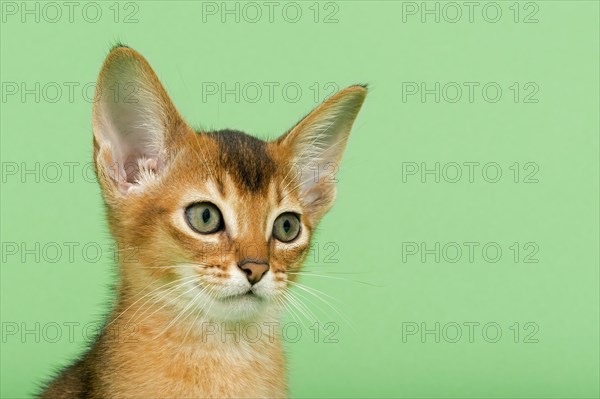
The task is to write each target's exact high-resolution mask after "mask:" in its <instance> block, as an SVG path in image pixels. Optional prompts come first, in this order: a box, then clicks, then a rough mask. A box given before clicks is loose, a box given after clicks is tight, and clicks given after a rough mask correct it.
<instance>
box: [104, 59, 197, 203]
mask: <svg viewBox="0 0 600 399" xmlns="http://www.w3.org/2000/svg"><path fill="white" fill-rule="evenodd" d="M93 129H94V162H95V165H96V171H97V173H98V177H99V180H100V184H101V185H102V188H103V190H104V192H105V194H109V196H111V197H112V196H114V195H117V196H119V195H120V196H125V195H127V194H128V193H130V192H132V191H136V190H140V189H143V186H144V184H148V183H149V182H150V181H151V180H153V179H157V178H159V176H160V174H161V173H162V172H163V170H164V169H165V168H166V167H167V166H168V163H169V161H170V159H171V157H172V156H173V152H174V151H173V150H174V148H175V145H176V143H177V141H178V140H179V139H181V138H182V137H183V136H185V135H186V134H189V133H190V132H189V127H187V125H186V124H185V122H184V121H183V120H182V118H181V117H180V116H179V114H178V112H177V110H176V109H175V107H174V106H173V103H172V102H171V100H170V99H169V96H168V95H167V93H166V91H165V89H164V88H163V86H162V85H161V83H160V81H159V80H158V77H157V76H156V74H155V73H154V71H153V70H152V68H151V67H150V65H149V64H148V62H147V61H146V60H145V59H144V57H142V56H141V55H140V54H139V53H137V52H136V51H135V50H133V49H131V48H128V47H117V48H115V49H113V50H112V51H111V52H110V54H109V55H108V57H107V58H106V61H105V62H104V65H103V66H102V70H101V71H100V76H99V77H98V82H97V85H96V97H95V102H94V111H93Z"/></svg>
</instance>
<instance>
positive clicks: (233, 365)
mask: <svg viewBox="0 0 600 399" xmlns="http://www.w3.org/2000/svg"><path fill="white" fill-rule="evenodd" d="M113 349H115V348H113ZM112 353H113V355H112V356H110V358H111V362H110V363H112V364H113V365H118V367H116V369H118V371H117V370H115V368H113V367H110V368H109V369H112V370H114V371H112V372H111V371H109V372H107V373H106V374H105V377H107V378H102V379H103V380H104V382H105V383H108V384H109V385H110V388H109V389H107V392H111V395H112V396H114V397H119V398H148V397H168V398H198V397H203V398H206V397H214V398H243V397H253V398H258V397H278V398H281V397H286V396H287V392H286V390H287V386H286V379H285V369H284V358H283V353H282V351H281V347H280V345H279V343H278V342H277V343H268V342H267V343H258V345H257V344H256V343H254V344H244V343H234V344H232V343H218V344H217V345H214V344H213V345H209V344H206V343H202V342H199V343H198V347H197V348H187V349H185V350H182V349H181V348H175V347H172V346H171V345H170V344H165V343H163V344H162V345H161V343H160V342H156V341H155V342H152V343H146V345H144V343H141V344H140V345H135V346H129V347H128V348H127V349H126V348H120V350H119V351H114V352H112ZM115 377H116V378H115Z"/></svg>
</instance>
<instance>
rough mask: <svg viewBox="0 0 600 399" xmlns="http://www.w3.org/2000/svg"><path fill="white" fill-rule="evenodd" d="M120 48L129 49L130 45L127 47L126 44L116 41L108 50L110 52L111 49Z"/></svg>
mask: <svg viewBox="0 0 600 399" xmlns="http://www.w3.org/2000/svg"><path fill="white" fill-rule="evenodd" d="M121 48H129V49H130V48H131V47H129V46H128V45H126V44H124V43H121V42H117V43H116V44H115V45H114V46H112V47H111V48H110V52H111V53H112V52H113V51H115V50H118V49H121Z"/></svg>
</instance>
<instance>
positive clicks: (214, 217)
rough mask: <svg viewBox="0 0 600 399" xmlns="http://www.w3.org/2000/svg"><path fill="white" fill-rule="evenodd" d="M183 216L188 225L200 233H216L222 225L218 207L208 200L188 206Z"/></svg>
mask: <svg viewBox="0 0 600 399" xmlns="http://www.w3.org/2000/svg"><path fill="white" fill-rule="evenodd" d="M185 218H186V220H187V222H188V224H189V225H190V227H191V228H192V229H193V230H195V231H197V232H198V233H202V234H211V233H216V232H217V231H219V230H221V228H222V227H223V217H222V216H221V212H220V211H219V208H217V207H216V206H214V205H213V204H211V203H210V202H199V203H196V204H192V205H190V206H188V207H187V208H186V210H185Z"/></svg>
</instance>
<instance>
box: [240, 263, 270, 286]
mask: <svg viewBox="0 0 600 399" xmlns="http://www.w3.org/2000/svg"><path fill="white" fill-rule="evenodd" d="M238 267H239V268H240V269H242V271H243V272H244V273H245V274H246V278H248V282H249V283H250V284H252V285H254V284H256V283H258V282H259V281H260V280H261V279H262V278H263V276H264V275H265V273H266V272H267V271H269V264H268V263H267V262H264V261H260V260H256V259H245V260H243V261H242V262H240V263H239V264H238Z"/></svg>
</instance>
